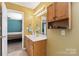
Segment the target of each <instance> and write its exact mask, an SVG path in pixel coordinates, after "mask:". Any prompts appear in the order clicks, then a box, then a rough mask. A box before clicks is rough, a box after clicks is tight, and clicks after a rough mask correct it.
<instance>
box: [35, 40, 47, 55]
mask: <svg viewBox="0 0 79 59" xmlns="http://www.w3.org/2000/svg"><path fill="white" fill-rule="evenodd" d="M34 56H46V40H41V41H37V42H34Z"/></svg>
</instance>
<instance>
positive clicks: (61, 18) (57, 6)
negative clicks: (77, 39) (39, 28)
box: [47, 2, 71, 29]
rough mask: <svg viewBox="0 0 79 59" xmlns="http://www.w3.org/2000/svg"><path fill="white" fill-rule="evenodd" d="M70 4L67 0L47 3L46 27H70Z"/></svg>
mask: <svg viewBox="0 0 79 59" xmlns="http://www.w3.org/2000/svg"><path fill="white" fill-rule="evenodd" d="M70 6H71V3H68V2H54V3H53V4H51V5H49V6H48V7H47V20H48V28H50V27H51V28H64V29H65V28H71V27H70V26H71V11H70V10H71V7H70ZM56 24H58V25H56ZM62 25H63V26H62ZM64 25H65V26H64Z"/></svg>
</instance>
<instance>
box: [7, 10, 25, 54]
mask: <svg viewBox="0 0 79 59" xmlns="http://www.w3.org/2000/svg"><path fill="white" fill-rule="evenodd" d="M23 20H24V14H23V12H20V11H16V10H11V9H8V18H7V33H8V39H7V43H8V44H7V48H8V50H7V53H8V56H10V55H13V53H14V52H15V51H18V50H22V49H23V48H24V47H23V46H24V45H23V44H24V43H23V42H24V33H23V30H24V21H23Z"/></svg>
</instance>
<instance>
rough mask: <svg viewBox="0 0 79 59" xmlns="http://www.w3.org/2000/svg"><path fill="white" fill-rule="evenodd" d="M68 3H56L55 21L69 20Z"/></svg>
mask: <svg viewBox="0 0 79 59" xmlns="http://www.w3.org/2000/svg"><path fill="white" fill-rule="evenodd" d="M68 10H69V9H68V3H67V2H56V3H55V13H56V14H55V16H56V19H55V20H64V19H66V18H69V16H68V14H69V12H68Z"/></svg>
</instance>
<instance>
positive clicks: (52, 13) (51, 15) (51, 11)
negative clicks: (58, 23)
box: [47, 3, 55, 22]
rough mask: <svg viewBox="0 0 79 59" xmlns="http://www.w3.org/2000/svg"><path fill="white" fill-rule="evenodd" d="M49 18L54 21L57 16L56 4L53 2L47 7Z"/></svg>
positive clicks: (49, 20)
mask: <svg viewBox="0 0 79 59" xmlns="http://www.w3.org/2000/svg"><path fill="white" fill-rule="evenodd" d="M47 11H48V12H47V20H48V22H51V21H54V18H55V4H54V3H53V4H51V5H50V6H49V7H48V8H47Z"/></svg>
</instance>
